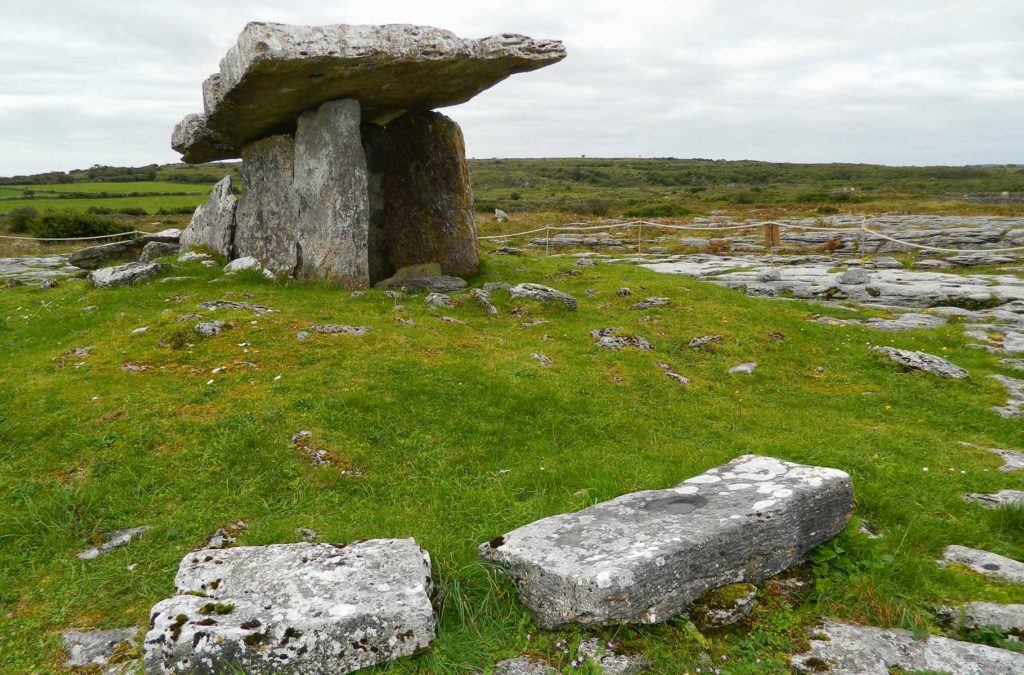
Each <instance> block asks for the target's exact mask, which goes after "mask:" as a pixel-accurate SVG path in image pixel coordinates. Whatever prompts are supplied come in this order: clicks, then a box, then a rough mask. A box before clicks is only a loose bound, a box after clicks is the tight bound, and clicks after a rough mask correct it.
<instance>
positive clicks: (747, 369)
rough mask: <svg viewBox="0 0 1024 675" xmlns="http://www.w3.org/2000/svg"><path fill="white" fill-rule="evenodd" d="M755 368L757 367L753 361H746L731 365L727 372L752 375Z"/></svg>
mask: <svg viewBox="0 0 1024 675" xmlns="http://www.w3.org/2000/svg"><path fill="white" fill-rule="evenodd" d="M756 369H757V364H756V363H754V362H753V361H750V362H748V363H741V364H740V365H738V366H733V367H732V368H730V369H729V374H730V375H753V374H754V371H755V370H756Z"/></svg>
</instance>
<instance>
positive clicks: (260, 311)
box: [178, 300, 277, 321]
mask: <svg viewBox="0 0 1024 675" xmlns="http://www.w3.org/2000/svg"><path fill="white" fill-rule="evenodd" d="M197 307H199V309H206V310H210V311H216V310H218V309H248V310H251V311H253V312H255V313H256V316H263V315H264V314H272V313H274V312H276V311H277V310H276V309H271V308H270V307H266V306H264V305H254V304H253V303H251V302H240V301H237V300H210V301H207V302H201V303H199V304H198V305H197ZM178 320H179V321H182V320H183V319H181V318H179V319H178Z"/></svg>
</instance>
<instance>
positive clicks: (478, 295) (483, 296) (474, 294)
mask: <svg viewBox="0 0 1024 675" xmlns="http://www.w3.org/2000/svg"><path fill="white" fill-rule="evenodd" d="M469 297H471V298H473V299H474V300H476V301H477V304H479V305H480V306H481V307H483V308H484V311H485V312H487V313H488V314H497V313H498V308H497V307H495V306H494V305H493V304H492V303H491V294H490V293H488V292H487V291H485V290H484V289H482V288H474V289H471V290H470V291H469Z"/></svg>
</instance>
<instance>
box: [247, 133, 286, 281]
mask: <svg viewBox="0 0 1024 675" xmlns="http://www.w3.org/2000/svg"><path fill="white" fill-rule="evenodd" d="M294 176H295V139H294V138H292V137H291V136H288V135H279V136H268V137H267V138H263V139H260V140H258V141H256V142H254V143H249V144H247V145H246V146H245V147H243V148H242V183H243V184H244V185H245V192H243V194H242V198H241V199H240V200H238V207H237V209H236V210H235V241H234V251H235V255H237V256H252V257H253V258H256V259H257V260H259V261H260V262H261V263H262V264H263V265H264V266H265V267H266V268H267V269H269V270H270V271H271V272H273V273H274V274H285V275H289V276H290V275H291V274H292V273H293V272H294V271H295V268H296V267H297V266H298V256H297V251H296V238H295V233H296V228H297V222H298V204H297V199H296V196H295V191H294V187H293V186H294V183H293V180H294Z"/></svg>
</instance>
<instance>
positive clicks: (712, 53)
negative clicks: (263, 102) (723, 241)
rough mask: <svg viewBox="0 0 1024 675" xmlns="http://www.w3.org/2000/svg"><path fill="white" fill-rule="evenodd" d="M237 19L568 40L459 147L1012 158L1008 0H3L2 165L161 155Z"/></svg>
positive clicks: (479, 114)
mask: <svg viewBox="0 0 1024 675" xmlns="http://www.w3.org/2000/svg"><path fill="white" fill-rule="evenodd" d="M250 20H269V21H283V22H289V23H307V24H315V23H336V22H347V23H393V22H402V23H423V24H428V25H436V26H441V27H444V28H449V29H451V30H453V31H455V32H456V33H459V34H460V35H465V36H468V37H480V36H483V35H488V34H492V33H497V32H506V31H511V32H521V33H525V34H527V35H532V36H534V37H554V38H559V39H562V40H564V41H565V43H566V47H567V49H568V51H569V58H567V59H566V60H565V61H564V62H562V63H560V64H557V65H555V66H552V67H550V68H547V69H544V70H541V71H537V72H534V73H529V74H524V75H518V76H514V77H512V78H510V79H509V80H507V81H505V82H503V83H501V84H499V85H497V86H496V87H495V88H494V89H492V90H489V91H487V92H484V93H483V94H481V95H480V96H479V97H477V98H476V99H474V100H473V101H471V102H469V103H467V104H464V105H462V106H457V107H455V108H450V109H447V110H446V111H445V112H446V114H448V115H450V116H452V117H453V118H455V119H456V120H457V121H458V122H460V124H462V126H463V130H464V131H465V134H466V142H467V151H468V152H469V154H470V155H471V156H478V157H491V156H576V155H582V154H587V155H589V156H598V155H603V156H629V157H634V156H638V155H643V156H677V157H697V156H700V157H718V158H730V159H740V158H752V159H764V160H777V161H863V162H883V163H890V164H911V163H917V164H921V163H942V164H963V163H988V162H1024V132H1022V131H1021V118H1022V114H1021V110H1024V39H1022V38H1021V36H1022V35H1024V6H1022V5H1021V4H1020V2H1019V0H987V2H985V3H977V2H973V1H971V2H966V1H964V2H961V1H956V0H951V1H941V0H901V1H900V2H898V3H895V2H892V1H891V0H861V2H858V3H847V4H843V5H840V4H839V3H835V2H830V1H828V0H776V1H774V2H771V3H766V2H761V1H759V0H747V1H739V0H718V1H714V0H688V1H681V0H672V1H667V0H634V2H631V3H623V2H611V1H608V0H591V1H590V2H587V3H582V2H569V1H568V0H546V1H541V0H516V1H511V0H499V1H497V2H486V1H484V0H475V1H471V2H470V1H466V2H443V1H442V0H438V1H436V2H430V3H425V2H422V0H418V1H412V0H404V1H400V2H389V1H387V0H378V1H377V2H373V3H366V2H352V1H345V2H334V3H324V2H322V0H287V1H281V2H270V1H264V2H241V1H238V0H236V1H233V2H217V3H214V2H208V1H197V0H180V1H170V0H168V1H165V2H158V1H150V2H144V3H142V2H136V1H133V0H121V1H116V0H91V1H90V2H88V3H83V2H75V1H74V0H51V2H48V3H46V4H45V6H43V5H40V4H39V3H38V2H35V1H33V0H5V2H4V8H3V21H0V175H4V174H12V173H29V172H37V171H45V170H53V169H70V168H76V167H83V166H88V165H90V164H93V163H97V162H98V163H103V164H119V165H140V164H147V163H151V162H170V161H175V160H176V159H177V156H176V155H175V154H174V153H173V152H172V151H171V150H170V148H169V136H170V131H171V128H172V127H173V125H174V123H175V122H176V121H177V120H178V119H180V118H181V117H182V116H183V115H185V114H186V113H189V112H193V111H197V110H200V109H201V105H202V104H201V95H200V84H201V82H202V80H203V79H204V78H205V77H206V76H207V75H208V74H209V73H211V72H213V71H214V70H216V67H217V63H218V61H219V59H220V57H221V56H222V55H223V53H224V52H225V51H226V50H227V48H228V47H229V46H230V45H231V44H232V43H233V42H234V39H235V37H236V36H237V34H238V32H239V31H240V30H241V28H242V26H243V25H244V24H245V23H246V22H247V21H250Z"/></svg>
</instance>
